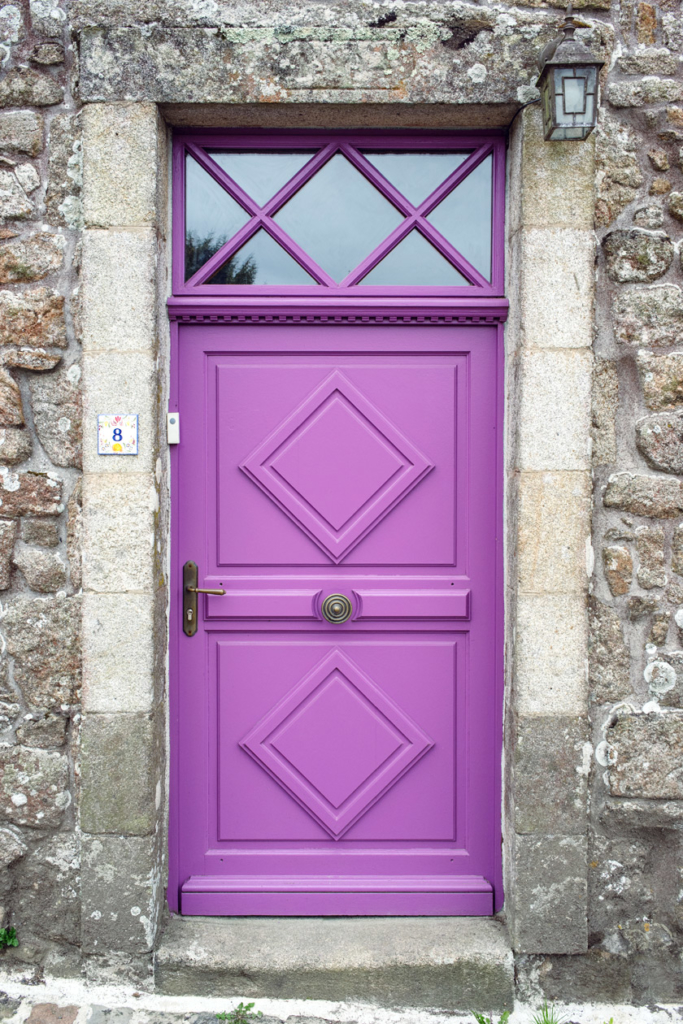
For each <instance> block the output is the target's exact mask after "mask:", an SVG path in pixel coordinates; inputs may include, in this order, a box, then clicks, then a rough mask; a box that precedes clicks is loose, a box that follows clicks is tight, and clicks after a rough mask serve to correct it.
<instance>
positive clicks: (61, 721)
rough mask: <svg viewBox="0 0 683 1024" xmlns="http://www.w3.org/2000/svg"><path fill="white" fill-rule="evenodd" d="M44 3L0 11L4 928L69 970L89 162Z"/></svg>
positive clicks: (66, 48)
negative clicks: (82, 295)
mask: <svg viewBox="0 0 683 1024" xmlns="http://www.w3.org/2000/svg"><path fill="white" fill-rule="evenodd" d="M74 58H75V51H74V48H73V46H72V45H71V41H70V37H69V33H68V31H66V25H65V14H64V12H63V11H62V10H60V9H59V8H58V7H57V5H52V4H50V3H40V2H39V3H32V4H31V7H30V9H29V6H28V4H26V5H21V4H16V5H15V4H7V5H5V6H3V7H1V8H0V60H1V61H2V75H1V77H0V240H1V241H0V286H1V287H0V588H1V589H2V594H1V595H0V607H1V612H0V634H1V636H2V640H1V643H0V647H1V651H2V656H1V658H0V730H1V737H0V744H2V745H1V746H0V816H1V817H2V824H1V825H0V863H1V865H2V867H1V871H0V903H1V904H2V911H1V912H0V918H1V920H0V924H2V925H8V924H12V925H13V926H14V927H15V928H16V930H17V932H18V933H19V934H20V935H21V937H22V943H21V945H20V947H19V948H18V949H17V950H16V951H15V957H16V958H17V959H19V960H20V961H23V962H28V963H35V964H37V965H38V964H53V965H54V967H55V969H56V970H59V969H60V965H61V969H63V968H64V965H67V964H69V963H71V962H72V961H73V959H74V956H75V958H76V960H77V959H78V954H77V951H78V947H79V945H80V931H81V913H80V872H79V857H80V842H79V837H78V832H77V821H78V807H77V804H78V800H77V792H78V776H79V754H78V751H79V722H80V684H81V641H80V632H81V629H80V620H81V612H80V606H81V596H80V593H81V551H80V524H81V482H80V476H81V466H82V435H81V359H80V343H79V327H78V263H79V258H80V255H79V254H80V242H79V230H80V228H81V226H82V215H81V203H80V186H81V164H82V151H81V142H80V131H79V113H78V105H77V103H76V100H75V98H74V73H75V59H74Z"/></svg>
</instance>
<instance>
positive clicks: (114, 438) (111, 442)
mask: <svg viewBox="0 0 683 1024" xmlns="http://www.w3.org/2000/svg"><path fill="white" fill-rule="evenodd" d="M97 453H98V455H137V453H138V417H137V414H132V413H125V414H124V413H112V414H104V415H102V416H98V417H97Z"/></svg>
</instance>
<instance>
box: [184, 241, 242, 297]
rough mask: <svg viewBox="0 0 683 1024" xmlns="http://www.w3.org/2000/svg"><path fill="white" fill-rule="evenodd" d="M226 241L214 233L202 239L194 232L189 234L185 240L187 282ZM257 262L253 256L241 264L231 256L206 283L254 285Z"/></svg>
mask: <svg viewBox="0 0 683 1024" xmlns="http://www.w3.org/2000/svg"><path fill="white" fill-rule="evenodd" d="M225 241H226V239H225V238H224V237H221V238H215V237H214V235H213V233H212V234H209V235H206V237H204V238H200V237H199V236H198V235H196V234H195V233H194V232H193V231H190V232H188V235H187V238H186V239H185V280H186V281H187V280H189V278H191V277H192V275H193V274H196V273H197V271H198V270H199V268H200V267H203V266H204V264H205V263H206V261H207V260H208V259H210V258H211V256H213V255H214V253H217V252H218V250H219V249H220V247H221V246H222V245H224V243H225ZM257 269H258V268H257V266H256V261H255V260H254V257H253V256H247V258H246V259H245V260H244V261H243V262H242V263H241V264H239V263H238V261H237V258H236V257H235V256H231V257H230V259H229V260H227V261H226V262H225V263H224V264H223V265H222V266H221V267H219V268H218V270H217V271H216V273H215V274H214V275H213V277H211V278H210V279H209V280H208V281H207V282H206V283H207V284H253V283H254V281H255V280H256V271H257Z"/></svg>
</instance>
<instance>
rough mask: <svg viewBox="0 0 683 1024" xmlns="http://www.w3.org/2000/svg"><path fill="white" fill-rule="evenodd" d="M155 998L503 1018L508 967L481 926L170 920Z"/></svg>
mask: <svg viewBox="0 0 683 1024" xmlns="http://www.w3.org/2000/svg"><path fill="white" fill-rule="evenodd" d="M155 990H156V992H157V993H159V994H165V995H174V996H184V995H211V996H223V997H228V996H241V997H244V998H248V999H254V1000H255V999H257V998H277V999H322V1000H332V1001H343V1002H364V1003H372V1004H375V1005H377V1006H382V1007H387V1008H392V1007H416V1008H427V1009H431V1010H435V1011H447V1012H458V1011H461V1012H466V1011H468V1010H470V1009H471V1008H472V1007H475V1008H477V1007H485V1008H486V1009H487V1010H489V1011H494V1010H495V1011H502V1010H505V1009H512V1006H513V1002H514V963H513V955H512V950H511V948H510V944H509V942H508V938H507V933H506V931H505V928H504V927H503V925H502V924H500V923H499V922H498V921H494V920H492V919H491V918H484V917H298V918H297V917H232V918H222V917H181V916H173V917H172V918H171V919H170V921H169V923H168V925H167V927H166V929H165V930H164V933H163V935H162V936H161V941H160V943H159V946H158V948H157V951H156V954H155Z"/></svg>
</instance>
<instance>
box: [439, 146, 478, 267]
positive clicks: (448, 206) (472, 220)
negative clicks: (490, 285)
mask: <svg viewBox="0 0 683 1024" xmlns="http://www.w3.org/2000/svg"><path fill="white" fill-rule="evenodd" d="M492 175H493V157H491V156H487V157H486V159H485V160H482V162H481V163H480V164H479V166H478V167H475V169H474V170H473V171H472V173H471V174H468V176H467V177H466V178H465V180H464V181H462V182H461V183H460V184H459V185H458V186H457V188H454V189H453V191H452V192H451V193H450V194H449V195H447V196H446V198H445V199H444V200H443V202H441V203H439V205H438V206H437V207H436V209H435V210H432V212H431V213H430V214H429V216H428V217H427V220H428V221H430V223H432V224H433V225H434V227H435V228H436V229H437V231H440V232H441V234H442V235H443V236H444V238H447V239H448V241H449V242H450V243H451V245H454V246H455V248H456V249H457V250H458V252H461V253H462V254H463V256H464V257H465V259H466V260H468V261H469V262H470V263H471V264H472V266H473V267H475V268H476V269H477V270H478V271H479V273H480V274H482V276H483V277H485V278H486V280H487V281H490V280H491V203H492V189H491V185H492Z"/></svg>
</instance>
